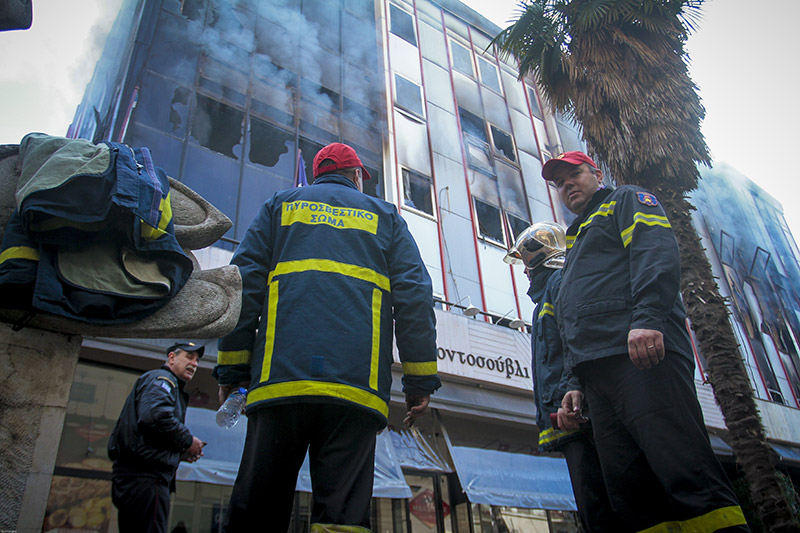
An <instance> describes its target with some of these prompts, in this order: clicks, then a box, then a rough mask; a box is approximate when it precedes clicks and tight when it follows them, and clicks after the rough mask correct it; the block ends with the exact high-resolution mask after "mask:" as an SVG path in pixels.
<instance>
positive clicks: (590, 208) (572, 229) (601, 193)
mask: <svg viewBox="0 0 800 533" xmlns="http://www.w3.org/2000/svg"><path fill="white" fill-rule="evenodd" d="M612 192H614V188H613V187H608V186H606V187H603V188H601V189H597V191H595V193H594V195H593V196H592V199H591V200H589V203H588V204H587V206H586V209H584V210H583V213H581V214H580V215H578V217H577V218H576V219H575V220H573V221H572V224H570V225H569V229H567V234H569V235H574V234H575V233H576V232H577V229H578V227H579V226H580V225H581V224H583V222H584V221H585V220H586V218H587V217H588V216H589V215H591V214H592V213H594V210H595V209H596V208H597V206H598V205H600V203H601V202H602V201H603V200H605V199H606V198H608V196H609V195H610V194H611V193H612Z"/></svg>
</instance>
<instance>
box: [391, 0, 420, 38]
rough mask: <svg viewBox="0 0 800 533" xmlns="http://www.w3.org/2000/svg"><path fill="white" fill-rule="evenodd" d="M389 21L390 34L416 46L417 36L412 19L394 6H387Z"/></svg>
mask: <svg viewBox="0 0 800 533" xmlns="http://www.w3.org/2000/svg"><path fill="white" fill-rule="evenodd" d="M389 19H390V20H391V25H392V27H391V32H392V33H394V34H395V35H397V36H398V37H400V38H401V39H403V40H405V41H408V42H409V43H411V44H413V45H414V46H417V36H416V33H415V32H414V18H413V17H412V16H411V14H409V13H406V12H405V11H403V10H402V9H400V8H399V7H397V6H396V5H394V4H389Z"/></svg>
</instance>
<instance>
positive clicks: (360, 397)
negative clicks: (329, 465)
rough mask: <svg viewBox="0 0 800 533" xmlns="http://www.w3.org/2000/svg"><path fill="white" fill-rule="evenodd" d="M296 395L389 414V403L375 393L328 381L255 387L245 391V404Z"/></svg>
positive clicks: (287, 382)
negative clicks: (342, 402)
mask: <svg viewBox="0 0 800 533" xmlns="http://www.w3.org/2000/svg"><path fill="white" fill-rule="evenodd" d="M298 396H325V397H328V398H339V399H341V400H347V401H349V402H353V403H356V404H358V405H363V406H364V407H367V408H369V409H372V410H374V411H377V412H379V413H380V414H382V415H383V416H388V415H389V404H387V403H386V402H385V401H383V400H382V399H380V398H379V397H378V396H376V395H375V394H373V393H371V392H369V391H365V390H363V389H359V388H356V387H353V386H350V385H345V384H343V383H329V382H326V381H308V380H306V381H286V382H283V383H273V384H271V385H264V386H262V387H257V388H255V389H253V390H251V391H250V392H248V393H247V405H251V404H254V403H256V402H260V401H262V400H272V399H275V398H292V397H298Z"/></svg>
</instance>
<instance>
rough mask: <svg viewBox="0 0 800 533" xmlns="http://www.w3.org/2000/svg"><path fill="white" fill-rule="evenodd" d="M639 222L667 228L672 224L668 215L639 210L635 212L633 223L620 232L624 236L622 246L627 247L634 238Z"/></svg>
mask: <svg viewBox="0 0 800 533" xmlns="http://www.w3.org/2000/svg"><path fill="white" fill-rule="evenodd" d="M638 224H645V225H647V226H662V227H665V228H671V227H672V226H670V225H669V220H667V217H665V216H661V215H650V214H647V213H642V212H641V211H637V212H636V213H634V214H633V224H631V225H630V226H628V227H627V228H625V229H624V230H623V232H622V233H620V237H622V246H624V247H625V248H627V247H628V245H629V244H630V243H631V241H632V240H633V230H635V229H636V226H637V225H638Z"/></svg>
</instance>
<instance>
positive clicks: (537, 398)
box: [528, 266, 581, 451]
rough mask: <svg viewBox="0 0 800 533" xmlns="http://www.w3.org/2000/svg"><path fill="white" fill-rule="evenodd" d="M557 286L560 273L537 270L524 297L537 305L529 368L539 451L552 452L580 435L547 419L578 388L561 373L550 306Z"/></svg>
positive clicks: (558, 339) (560, 353) (558, 343)
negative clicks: (562, 428) (560, 427)
mask: <svg viewBox="0 0 800 533" xmlns="http://www.w3.org/2000/svg"><path fill="white" fill-rule="evenodd" d="M560 286H561V271H560V270H553V269H550V268H547V267H545V266H540V267H538V268H537V269H536V270H535V271H534V274H533V277H532V279H531V286H530V289H529V290H528V296H530V297H531V300H533V301H534V302H537V304H536V307H535V308H534V310H533V320H532V321H531V323H532V324H533V332H532V334H531V368H533V398H534V402H535V404H536V425H537V426H538V427H539V450H540V451H551V450H554V449H556V448H557V447H558V446H559V445H561V444H564V443H565V442H567V441H569V440H572V439H574V438H577V437H579V436H580V435H581V430H579V429H578V430H572V431H562V430H558V429H554V428H553V425H552V424H551V423H550V415H551V414H553V413H557V412H558V408H559V407H560V406H561V399H562V398H563V397H564V394H566V393H567V391H570V390H574V389H578V388H579V384H578V382H577V380H576V379H575V378H573V377H570V376H568V374H567V373H566V372H565V371H564V350H563V348H562V344H561V337H560V335H559V331H558V324H557V323H556V315H555V305H554V303H555V299H556V296H557V295H558V289H559V287H560Z"/></svg>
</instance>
